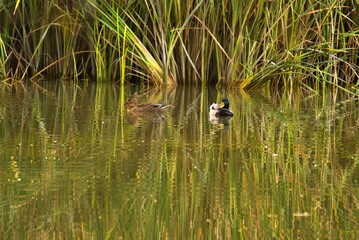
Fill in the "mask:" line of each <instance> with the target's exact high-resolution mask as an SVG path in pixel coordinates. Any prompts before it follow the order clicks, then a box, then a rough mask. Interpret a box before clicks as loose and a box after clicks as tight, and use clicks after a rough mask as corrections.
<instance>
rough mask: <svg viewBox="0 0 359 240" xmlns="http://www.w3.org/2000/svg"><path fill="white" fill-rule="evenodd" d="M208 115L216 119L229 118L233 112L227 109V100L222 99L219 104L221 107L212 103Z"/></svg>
mask: <svg viewBox="0 0 359 240" xmlns="http://www.w3.org/2000/svg"><path fill="white" fill-rule="evenodd" d="M209 115H210V116H212V117H213V116H216V117H221V116H227V117H228V116H230V117H232V116H233V112H232V111H231V109H230V108H229V100H228V99H227V98H223V99H222V102H221V106H220V105H218V104H217V103H213V104H212V105H211V106H210V107H209Z"/></svg>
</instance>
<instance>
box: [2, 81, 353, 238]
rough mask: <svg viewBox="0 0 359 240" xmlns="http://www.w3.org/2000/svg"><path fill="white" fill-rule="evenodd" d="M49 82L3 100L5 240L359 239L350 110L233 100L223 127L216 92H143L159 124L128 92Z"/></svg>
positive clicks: (290, 101) (324, 101) (318, 103)
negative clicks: (161, 105)
mask: <svg viewBox="0 0 359 240" xmlns="http://www.w3.org/2000/svg"><path fill="white" fill-rule="evenodd" d="M57 87H58V86H57ZM57 87H56V88H54V89H52V88H51V86H46V88H47V89H48V90H47V91H51V92H54V93H55V94H53V95H52V96H50V95H47V94H46V95H45V94H43V93H42V92H39V91H37V90H33V89H28V91H27V92H26V93H23V94H24V95H21V96H19V95H18V96H16V95H9V94H6V91H2V92H0V103H1V106H0V109H1V111H0V121H1V129H0V144H1V149H0V154H1V159H2V161H1V163H0V165H1V169H0V184H1V188H0V200H1V201H0V202H1V204H0V226H1V227H0V234H2V236H5V237H3V238H16V239H21V238H23V237H21V236H24V234H25V235H26V236H34V238H50V237H51V236H55V235H56V234H57V235H56V236H60V238H61V236H73V237H74V238H90V239H91V238H96V239H102V238H106V237H108V238H115V239H117V238H121V237H123V238H128V239H147V238H155V239H162V238H168V239H176V238H179V239H240V238H244V239H264V238H266V237H267V236H269V234H270V236H271V237H273V238H279V239H280V238H298V239H311V238H312V236H313V234H314V235H316V236H317V238H338V239H339V238H340V237H341V236H342V235H341V234H344V235H345V236H344V235H343V236H344V237H346V236H349V238H350V237H353V236H354V237H356V234H357V232H356V231H357V229H358V227H359V226H358V222H357V209H358V193H357V186H358V184H357V182H358V176H359V173H358V165H359V151H358V149H356V145H357V143H356V142H355V137H356V136H357V135H358V132H359V130H357V119H358V117H359V110H358V109H359V108H358V107H357V103H355V102H350V101H349V102H345V101H343V102H339V100H338V101H335V102H333V101H332V99H331V98H325V97H321V96H314V97H312V98H304V100H303V101H302V100H297V101H294V100H295V99H297V98H296V96H291V98H288V97H286V96H282V97H281V98H278V99H276V97H273V96H271V95H264V94H262V93H257V95H255V94H252V95H251V96H249V95H247V96H246V97H242V96H239V97H238V96H237V97H235V96H236V93H233V92H230V93H228V94H226V95H228V96H229V97H230V98H231V99H233V100H232V102H233V104H232V108H233V111H234V112H235V116H234V117H233V118H231V119H229V120H228V122H227V123H226V124H227V125H226V126H225V127H226V130H225V131H222V130H221V129H220V127H221V126H222V124H223V125H224V124H225V123H223V122H218V123H219V125H215V124H213V125H212V123H213V122H211V121H209V120H208V107H209V103H211V102H212V101H213V100H214V99H217V98H221V96H219V95H221V94H219V93H218V92H217V90H216V89H210V90H208V91H207V90H206V91H203V92H202V91H200V90H199V89H194V88H189V89H181V88H178V89H176V90H175V92H174V93H173V92H171V93H170V92H167V93H165V94H163V93H162V92H158V93H149V92H146V94H144V95H143V97H145V98H147V99H148V101H151V102H160V101H161V100H164V99H166V100H168V102H167V103H168V104H171V105H174V107H173V111H172V112H170V113H169V114H168V115H166V116H165V117H164V118H163V117H162V116H158V115H156V116H155V117H154V116H148V115H147V114H146V115H144V116H138V115H136V116H130V114H127V113H126V112H125V111H124V108H123V103H124V99H125V97H124V95H125V94H126V95H130V92H129V90H126V92H125V90H123V91H124V92H122V93H120V94H118V90H119V89H117V88H116V87H113V86H111V85H109V86H107V85H106V86H105V85H103V86H88V87H84V89H83V90H82V91H81V93H79V92H78V93H77V94H75V92H74V91H75V89H74V88H72V87H69V86H67V87H65V88H59V89H58V88H57ZM211 91H213V92H211ZM121 94H123V95H121ZM211 94H212V95H211ZM301 94H302V93H301ZM13 103H14V104H13ZM74 103H75V104H74ZM121 104H122V106H121ZM69 106H71V107H69ZM72 106H75V107H72ZM129 117H130V118H131V117H134V120H133V119H132V120H129V119H128V118H129ZM126 120H127V121H128V122H130V123H132V122H135V123H136V124H134V125H131V124H129V123H128V122H127V121H126ZM210 120H211V119H210ZM212 120H213V121H217V120H214V119H212ZM131 121H132V122H131ZM219 121H224V119H220V120H219ZM213 129H215V131H213ZM19 143H21V144H20V145H19ZM349 148H350V149H349ZM14 175H15V176H16V177H19V178H20V177H21V181H11V179H10V178H11V177H13V176H14ZM9 179H10V181H9ZM9 219H11V221H9ZM19 228H20V229H21V232H20V231H19V230H18V229H19ZM338 229H339V230H338ZM340 229H345V231H341V230H340ZM337 230H338V232H336V231H337ZM329 232H330V233H329ZM327 233H328V234H327ZM347 233H348V235H346V234H347ZM329 234H330V235H329ZM10 235H11V237H8V236H10Z"/></svg>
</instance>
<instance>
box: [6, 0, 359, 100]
mask: <svg viewBox="0 0 359 240" xmlns="http://www.w3.org/2000/svg"><path fill="white" fill-rule="evenodd" d="M355 6H356V3H355V2H353V1H340V2H339V1H334V2H324V1H320V2H313V1H311V0H300V1H285V0H280V1H261V2H258V1H253V0H246V1H230V2H228V1H224V0H221V1H219V2H216V1H204V0H202V1H200V0H195V1H187V0H185V1H174V0H165V1H156V0H149V1H131V2H128V1H105V0H102V1H93V0H89V1H85V0H84V1H79V2H72V1H71V2H66V3H65V2H63V1H41V0H37V1H32V2H31V3H30V2H29V3H25V1H7V2H3V3H0V18H1V20H2V23H3V24H2V26H1V30H2V31H1V32H2V36H1V38H2V41H3V43H4V46H5V48H2V49H1V51H2V52H3V54H2V60H1V61H2V62H3V69H2V72H3V73H2V74H3V75H4V74H6V76H10V77H14V78H16V79H24V78H27V77H32V76H35V77H38V76H42V75H53V76H55V77H59V78H68V77H70V78H78V77H81V78H95V79H97V80H98V81H120V82H121V83H124V82H125V80H128V81H134V82H137V81H138V80H140V81H142V80H144V81H147V82H150V83H152V84H154V85H157V86H162V85H176V84H187V83H190V84H193V83H194V84H202V85H206V84H217V85H222V84H223V85H230V86H233V87H236V88H241V89H251V88H258V87H263V86H278V87H293V86H294V85H300V86H303V87H304V88H305V89H309V90H310V91H315V92H318V91H319V89H322V88H323V87H325V86H332V87H334V88H342V89H343V90H346V91H352V90H354V91H353V92H354V93H355V92H356V91H357V90H356V89H357V88H358V86H357V81H356V79H357V78H358V77H359V69H358V55H359V53H358V45H359V32H358V14H357V12H356V11H357V9H356V8H355ZM4 52H6V54H7V55H6V56H8V57H7V58H5V57H4V56H5V55H4Z"/></svg>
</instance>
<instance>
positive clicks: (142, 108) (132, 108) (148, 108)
mask: <svg viewBox="0 0 359 240" xmlns="http://www.w3.org/2000/svg"><path fill="white" fill-rule="evenodd" d="M125 107H126V108H127V112H130V113H136V112H154V113H155V112H162V111H163V110H165V109H167V108H169V107H171V105H165V104H138V95H134V96H132V97H130V98H129V99H128V100H127V101H126V103H125Z"/></svg>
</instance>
